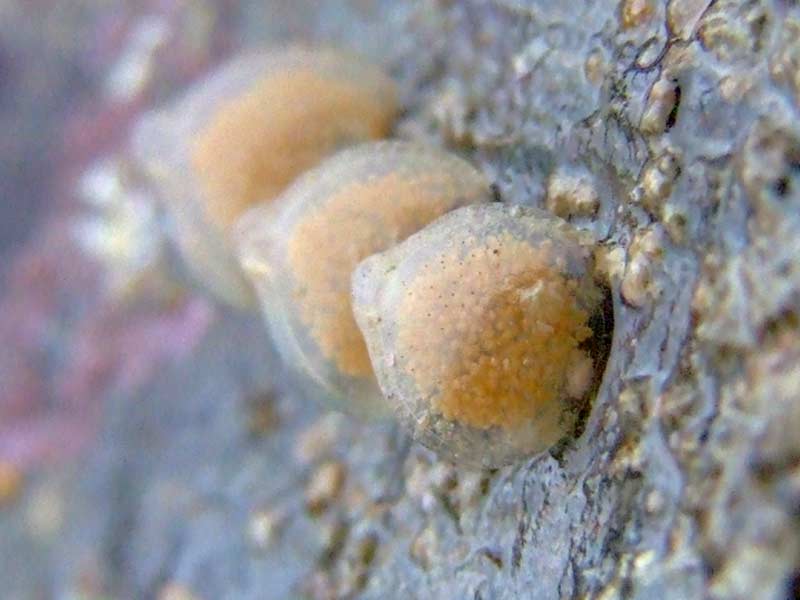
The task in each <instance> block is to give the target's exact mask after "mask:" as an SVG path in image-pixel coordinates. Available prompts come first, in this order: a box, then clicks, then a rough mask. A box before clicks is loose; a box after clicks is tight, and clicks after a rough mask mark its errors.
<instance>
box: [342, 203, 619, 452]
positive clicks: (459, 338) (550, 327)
mask: <svg viewBox="0 0 800 600" xmlns="http://www.w3.org/2000/svg"><path fill="white" fill-rule="evenodd" d="M591 245H592V244H591V242H590V240H588V239H586V238H584V237H583V236H582V234H579V233H578V232H577V230H575V229H574V228H572V227H571V226H570V225H569V224H567V223H566V222H565V221H562V220H561V219H559V218H557V217H553V216H552V215H549V214H548V213H545V212H542V211H539V210H535V209H522V208H520V207H509V206H507V205H503V204H498V203H491V204H484V205H480V206H473V207H466V208H461V209H459V210H456V211H454V212H451V213H450V214H448V215H445V216H444V217H442V218H441V219H439V220H437V221H435V222H434V223H432V224H431V225H429V226H428V227H426V228H425V229H423V230H422V231H420V232H419V233H417V234H415V235H413V236H411V237H409V238H408V239H407V240H406V241H405V242H403V243H402V244H399V245H398V246H396V247H394V248H391V249H389V250H387V251H386V252H383V253H381V254H377V255H375V256H372V257H370V258H367V259H366V260H364V261H363V262H362V263H361V264H360V265H359V266H358V268H357V269H356V271H355V272H354V274H353V309H354V313H355V316H356V320H357V321H358V324H359V326H360V328H361V331H362V332H363V334H364V338H365V340H366V342H367V347H368V348H369V354H370V357H371V358H372V364H373V365H374V366H375V373H376V375H377V379H378V382H379V384H380V387H381V389H382V390H383V393H384V395H385V397H386V399H387V401H388V403H389V404H390V405H391V406H392V408H393V409H394V411H395V413H396V414H397V416H398V417H399V419H400V421H401V422H402V423H404V424H405V425H406V426H407V427H408V428H409V429H410V431H411V432H412V433H413V436H414V437H415V439H417V440H419V441H420V442H421V443H423V444H424V445H426V446H428V447H429V448H432V449H433V450H435V451H437V452H438V453H440V454H441V455H443V456H444V457H446V458H449V459H450V460H453V461H455V462H460V463H464V464H469V465H473V466H480V467H498V466H501V465H504V464H508V463H511V462H513V461H515V460H517V459H520V458H523V457H526V456H530V455H533V454H536V453H538V452H541V451H543V450H546V449H547V448H548V447H550V446H552V445H553V444H555V443H556V442H558V441H559V440H560V439H561V438H563V437H564V436H565V435H567V434H569V433H570V432H572V431H573V429H574V426H575V424H576V419H577V415H578V414H579V412H580V411H581V409H582V407H584V406H585V404H586V403H585V400H586V398H587V396H588V395H589V394H590V393H591V392H592V391H593V388H594V387H595V385H596V383H597V382H598V381H599V377H600V374H601V372H602V369H603V366H604V365H603V363H604V359H602V358H598V357H597V356H596V354H595V352H594V351H593V350H592V349H591V348H590V347H591V345H592V343H593V341H595V340H594V336H595V333H596V331H595V329H596V328H597V327H596V324H597V323H598V322H600V321H602V319H599V320H598V317H602V313H603V310H604V305H605V303H604V299H605V293H604V290H603V289H602V288H601V287H600V286H599V284H597V283H596V282H595V280H594V278H593V276H592V252H591ZM597 333H599V332H597Z"/></svg>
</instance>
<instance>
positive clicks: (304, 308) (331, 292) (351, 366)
mask: <svg viewBox="0 0 800 600" xmlns="http://www.w3.org/2000/svg"><path fill="white" fill-rule="evenodd" d="M460 187H463V186H459V185H458V182H455V181H454V182H452V183H451V184H450V185H449V186H448V183H447V181H446V180H445V179H443V178H442V177H441V176H437V175H434V174H431V175H428V176H419V177H416V178H409V177H408V176H404V175H401V174H399V173H397V172H393V173H390V174H388V175H385V176H382V177H377V178H375V179H372V180H367V181H364V182H354V183H351V184H350V185H347V186H344V187H343V188H342V189H341V190H340V191H339V192H338V193H337V194H336V195H334V196H333V197H332V198H330V199H329V200H328V201H327V202H325V203H324V204H323V205H322V206H320V207H319V208H316V209H314V210H313V211H310V213H309V214H308V215H307V216H306V217H305V218H304V219H302V220H301V221H300V222H298V223H297V225H296V226H295V228H294V230H293V232H292V234H291V238H290V240H289V244H288V260H289V269H290V271H291V274H292V277H293V279H294V281H295V289H294V290H293V296H294V299H295V302H296V305H297V309H298V311H299V314H300V318H301V320H302V322H303V323H304V324H305V326H306V327H307V328H308V331H309V334H310V335H311V337H312V338H313V339H314V340H315V342H316V343H317V344H318V346H319V348H320V351H321V353H322V355H323V356H324V357H325V358H326V359H327V360H329V361H332V362H333V363H334V364H335V365H336V367H337V368H338V369H339V371H341V372H342V373H343V374H345V375H349V376H352V377H364V376H369V375H371V374H372V366H371V364H370V360H369V355H368V353H367V347H366V344H365V343H364V338H363V337H362V335H361V331H360V330H359V328H358V325H356V321H355V318H354V317H353V310H352V306H351V303H350V277H351V275H352V272H353V270H354V269H355V267H356V265H357V264H358V263H359V262H361V261H362V260H363V259H365V258H366V257H368V256H370V255H372V254H375V253H376V252H381V251H383V250H385V249H387V248H389V247H390V246H393V245H394V244H396V243H398V242H400V241H402V240H403V239H405V238H406V237H408V236H409V235H411V234H413V233H415V232H416V231H418V230H420V229H422V228H423V227H424V226H425V225H427V224H428V223H430V222H431V221H433V220H434V219H436V218H437V217H439V216H441V215H442V214H444V213H446V212H448V211H449V210H451V209H452V208H454V206H455V205H456V204H457V203H458V202H462V201H463V196H462V195H461V194H459V193H458V191H459V188H460Z"/></svg>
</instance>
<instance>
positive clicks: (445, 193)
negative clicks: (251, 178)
mask: <svg viewBox="0 0 800 600" xmlns="http://www.w3.org/2000/svg"><path fill="white" fill-rule="evenodd" d="M490 198H491V190H490V187H489V184H488V182H487V180H486V179H485V178H484V177H483V175H482V174H481V173H479V172H478V171H477V170H476V169H475V168H474V167H472V166H471V165H470V164H469V163H467V162H465V161H463V160H462V159H460V158H458V157H456V156H454V155H452V154H448V153H446V152H443V151H441V150H437V149H433V148H428V147H425V146H421V145H418V144H413V143H409V142H398V141H394V142H375V143H367V144H363V145H361V146H357V147H355V148H352V149H349V150H344V151H342V152H340V153H338V154H337V155H335V156H334V157H332V158H330V159H328V160H326V161H325V162H323V163H322V164H321V165H320V166H319V167H317V168H316V169H313V170H311V171H309V172H308V173H306V174H305V175H303V176H302V177H301V178H300V179H298V180H297V181H296V182H295V183H294V184H293V185H292V186H290V187H289V188H288V189H287V190H286V192H285V193H284V194H283V195H282V196H281V197H280V198H279V199H278V200H276V201H275V202H274V203H272V204H269V205H264V206H260V207H257V208H254V209H252V210H251V211H249V212H248V213H247V214H245V215H244V216H243V217H242V220H241V221H240V223H239V228H238V229H239V234H238V238H239V240H240V247H239V254H240V260H241V262H242V265H243V267H244V269H245V272H247V273H248V274H249V275H250V277H251V279H252V281H253V282H254V283H255V286H256V289H257V291H258V292H259V295H260V297H261V302H262V305H263V308H264V313H265V315H266V317H267V320H268V321H269V323H270V330H271V331H272V334H273V337H274V338H275V340H276V342H277V346H278V347H279V349H280V351H281V352H282V353H283V355H284V356H285V358H286V359H287V362H289V363H290V364H293V365H296V366H298V367H299V368H300V369H301V370H302V371H304V372H305V373H306V374H308V375H310V376H311V378H312V379H313V380H314V381H316V382H317V383H318V384H320V386H321V387H322V388H323V396H324V397H325V398H327V399H328V400H329V401H330V402H332V403H333V405H334V407H336V408H339V409H342V410H344V411H346V412H350V413H355V414H358V415H362V416H367V417H369V416H381V415H383V414H388V409H387V406H386V404H385V402H384V401H383V398H382V396H381V394H380V390H379V389H378V386H377V382H376V381H375V377H374V374H373V370H372V365H371V364H370V360H369V355H368V353H367V348H366V345H365V344H364V339H363V338H362V336H361V332H360V331H359V329H358V326H357V325H356V322H355V319H354V317H353V312H352V308H351V300H350V278H351V275H352V272H353V269H354V268H355V266H356V265H357V264H358V263H359V262H360V261H361V260H362V259H364V258H366V257H367V256H369V255H371V254H373V253H375V252H380V251H382V250H385V249H386V248H389V247H391V246H393V245H394V244H396V243H398V242H400V241H401V240H403V239H405V238H406V237H408V236H409V235H411V234H412V233H414V232H415V231H418V230H419V229H421V228H422V227H424V226H425V225H427V224H428V223H430V222H431V221H433V220H434V219H436V218H437V217H439V216H441V215H442V214H444V213H446V212H448V211H450V210H452V209H454V208H457V207H459V206H463V205H466V204H470V203H474V202H487V201H489V200H490Z"/></svg>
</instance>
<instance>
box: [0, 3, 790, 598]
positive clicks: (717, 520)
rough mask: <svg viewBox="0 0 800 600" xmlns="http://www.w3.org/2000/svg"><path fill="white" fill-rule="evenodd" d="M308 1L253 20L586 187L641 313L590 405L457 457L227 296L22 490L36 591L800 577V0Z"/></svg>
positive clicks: (22, 526)
mask: <svg viewBox="0 0 800 600" xmlns="http://www.w3.org/2000/svg"><path fill="white" fill-rule="evenodd" d="M287 6H288V5H286V4H284V3H281V2H271V3H252V5H250V4H249V3H248V5H246V6H242V7H240V10H241V13H240V14H239V16H238V17H237V18H238V21H237V23H239V24H238V25H236V31H237V32H243V33H241V34H240V35H238V37H237V39H238V40H239V42H241V43H242V44H248V43H256V42H261V41H274V40H275V39H281V38H288V37H296V36H301V37H305V38H308V39H312V40H324V41H328V42H335V43H338V44H342V45H345V46H347V47H351V48H353V49H355V50H360V51H363V52H365V53H367V54H369V55H370V56H371V57H373V58H375V59H376V60H378V61H381V62H384V64H386V65H387V67H388V68H389V69H390V70H391V72H392V73H393V75H394V76H395V77H396V79H397V81H398V84H399V87H400V90H401V94H402V96H403V98H402V100H403V103H404V106H406V107H407V108H408V110H407V113H406V115H405V117H404V119H403V121H402V123H401V124H400V126H399V128H398V133H399V135H400V136H402V137H405V138H411V139H421V140H425V141H428V142H432V143H435V144H439V145H442V146H445V147H448V148H451V149H455V150H458V151H461V152H464V153H465V154H466V155H468V156H469V157H470V159H471V160H472V161H473V162H475V163H476V164H478V165H479V166H480V167H481V168H482V169H483V171H484V172H485V173H487V175H489V176H490V177H491V178H493V179H494V180H495V181H496V182H497V186H498V191H499V194H500V196H501V197H502V198H503V200H504V201H506V202H510V203H518V204H524V205H532V206H537V207H548V204H549V203H550V204H551V208H552V207H553V206H557V207H561V208H559V209H558V210H559V212H560V213H562V214H563V215H564V216H567V217H568V218H569V219H570V221H571V222H572V223H573V224H574V225H576V226H578V227H583V228H586V229H588V230H590V231H591V232H592V233H593V234H594V235H596V236H597V237H598V238H600V239H601V240H603V241H602V244H601V248H600V249H599V251H598V257H597V260H598V263H599V264H600V265H602V270H603V272H604V273H605V274H606V275H607V277H608V280H609V285H610V287H611V289H612V293H613V297H614V310H615V334H614V340H613V347H612V350H611V355H610V358H609V362H608V365H607V370H606V375H605V379H604V381H603V384H602V386H601V387H600V390H599V392H598V396H597V399H596V401H595V403H594V407H593V410H592V411H591V414H590V415H589V416H588V418H587V421H586V423H585V427H584V431H583V433H582V435H581V436H580V437H579V438H578V439H575V440H572V441H569V442H568V443H566V444H563V445H561V446H560V447H558V448H556V449H555V450H553V451H551V452H550V453H547V454H545V455H543V456H540V457H538V458H535V459H532V460H530V461H528V462H525V463H522V464H518V465H515V466H512V467H506V468H503V469H500V470H497V471H493V472H474V471H469V470H463V469H458V468H455V467H452V466H450V465H448V464H447V463H445V462H443V461H441V460H438V459H436V458H435V456H434V455H433V454H432V453H430V452H428V451H427V450H425V449H423V448H421V447H419V446H417V445H412V444H410V443H409V441H408V439H407V438H406V437H405V436H404V435H403V434H401V433H399V432H398V431H397V430H396V429H395V428H394V427H392V426H387V425H382V426H366V425H359V424H358V423H356V422H354V421H352V420H350V419H348V418H346V417H342V416H338V415H335V414H331V413H324V412H321V411H320V410H318V409H317V408H316V407H315V404H314V403H313V402H310V401H309V399H308V398H303V397H302V396H301V392H300V391H298V390H299V389H300V388H299V387H298V386H296V385H293V382H292V380H291V375H290V374H289V373H288V372H287V371H286V370H285V369H284V368H283V367H281V366H280V363H279V361H278V360H277V358H276V357H275V355H274V354H273V351H272V350H270V347H269V345H268V343H267V341H266V337H265V336H264V334H262V333H261V330H260V328H259V327H258V321H257V320H255V318H254V319H253V320H251V321H248V320H247V319H244V318H241V317H235V316H233V315H231V314H228V313H224V312H220V314H219V315H218V318H217V320H216V322H215V324H214V325H213V326H212V327H211V329H210V330H209V332H208V333H207V334H206V336H205V337H204V339H203V340H202V342H201V343H200V344H199V345H197V346H196V347H195V348H194V349H193V350H192V351H191V352H190V353H189V354H188V355H187V356H185V357H183V359H182V360H180V361H178V362H175V363H171V364H170V365H167V366H165V367H164V368H163V369H162V370H161V371H160V372H158V374H157V375H156V376H154V377H152V379H151V380H150V381H149V382H148V383H147V384H146V385H144V386H140V387H137V388H135V389H133V390H131V391H128V392H126V393H116V394H110V397H109V398H108V399H107V404H106V405H105V419H104V422H103V426H102V428H101V433H100V436H99V439H98V440H97V442H96V445H95V446H94V447H93V448H92V449H91V450H90V451H89V452H88V453H87V457H86V459H84V460H83V461H82V462H81V463H80V464H79V465H75V466H71V467H69V469H66V470H65V469H63V468H62V469H61V471H62V472H61V473H60V474H59V475H48V474H47V473H42V474H40V475H39V476H35V477H32V478H31V480H30V481H29V482H28V484H27V486H26V489H25V491H24V492H23V495H22V498H21V499H20V500H18V501H17V502H16V503H15V504H14V505H13V506H12V507H11V508H9V509H5V510H3V511H0V529H1V530H2V532H3V535H2V536H0V581H2V582H4V590H6V592H8V596H9V597H12V598H13V597H22V598H27V597H35V595H36V593H37V592H40V593H42V594H45V595H55V596H59V595H64V594H66V593H67V592H76V591H77V592H80V593H82V594H83V595H84V597H105V596H107V595H109V594H110V595H112V596H113V597H159V595H160V596H161V597H165V598H166V597H169V598H173V597H197V598H216V597H237V598H238V597H242V598H248V597H252V598H265V597H267V598H270V597H274V598H284V597H302V596H307V597H311V598H333V597H363V598H386V597H404V598H407V597H411V598H413V597H445V598H461V597H467V598H519V597H525V598H536V599H540V598H541V599H550V598H562V597H599V598H606V599H611V598H622V597H626V598H665V599H669V598H675V599H686V598H706V597H712V598H738V597H754V598H755V597H758V598H786V597H791V595H792V594H796V593H797V589H796V588H797V583H796V582H797V579H798V574H797V573H798V568H800V519H799V518H798V506H800V470H799V467H798V464H800V448H798V442H797V429H798V419H800V417H799V416H798V415H800V402H799V401H798V393H797V392H798V383H799V378H800V361H799V359H800V357H799V356H798V347H800V326H799V325H798V310H799V309H800V269H798V262H797V256H798V250H800V248H798V241H797V240H798V239H800V237H799V236H798V229H800V187H799V186H800V167H799V166H798V165H800V120H798V106H797V104H796V102H797V97H798V96H797V93H798V82H797V81H796V71H797V68H796V65H797V56H798V52H800V50H798V46H797V44H798V42H797V41H796V40H797V36H796V35H791V31H793V30H794V29H797V28H798V22H800V12H798V8H797V7H794V6H792V5H791V4H790V3H784V2H777V1H776V2H766V1H764V2H748V3H745V4H742V3H739V2H703V1H693V0H671V1H670V2H669V3H666V7H665V5H664V3H657V2H648V1H647V0H644V1H641V2H640V1H638V0H637V1H627V0H626V1H625V2H622V3H618V2H594V3H590V4H586V5H585V6H584V5H581V6H576V5H575V4H574V3H569V4H564V3H551V2H544V1H542V2H534V1H523V0H495V1H494V2H478V1H474V2H473V1H468V2H459V3H454V2H445V1H440V2H433V1H430V2H424V3H412V2H396V1H389V0H386V1H385V2H376V3H374V4H369V5H366V6H365V5H364V3H361V2H352V3H350V2H347V3H340V2H321V3H316V2H310V1H309V2H299V3H297V4H296V5H293V8H292V10H289V9H288V8H287ZM216 18H220V17H219V15H217V17H216ZM261 24H264V25H263V26H261ZM559 178H561V179H563V180H564V181H566V182H567V183H564V182H559V181H558V180H559ZM554 180H555V183H554ZM575 181H578V182H579V184H580V185H579V187H580V188H581V192H580V195H581V199H576V200H575V201H574V204H570V203H569V202H566V203H565V202H564V200H563V199H562V198H561V197H562V196H563V194H564V193H565V192H563V190H564V189H565V188H566V189H569V188H570V186H572V187H575V186H576V185H577V184H574V182H575ZM569 182H573V183H569ZM584 198H589V199H590V201H589V205H590V206H591V209H590V210H589V209H585V208H581V207H583V206H585V205H586V203H587V202H586V201H584V200H583V199H584ZM37 498H38V499H39V500H38V502H37ZM42 498H44V500H42ZM26 574H27V575H26ZM5 582H8V583H5ZM792 586H794V587H792ZM4 593H5V592H4ZM176 594H183V596H177V595H176Z"/></svg>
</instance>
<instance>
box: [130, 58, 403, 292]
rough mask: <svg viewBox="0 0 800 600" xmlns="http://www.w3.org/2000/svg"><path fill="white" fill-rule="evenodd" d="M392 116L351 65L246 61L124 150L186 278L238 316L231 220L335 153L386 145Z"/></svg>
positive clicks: (368, 76) (388, 89)
mask: <svg viewBox="0 0 800 600" xmlns="http://www.w3.org/2000/svg"><path fill="white" fill-rule="evenodd" d="M397 110H398V102H397V94H396V90H395V86H394V84H393V83H392V81H391V80H390V79H389V78H388V77H387V76H386V75H385V74H384V73H383V72H382V71H381V70H380V69H379V68H377V67H376V66H374V65H371V64H369V63H366V62H365V61H363V60H361V59H359V58H357V57H355V56H352V55H349V54H345V53H342V52H339V51H335V50H331V49H312V48H304V47H292V48H288V49H281V50H273V51H263V52H252V53H248V54H245V55H242V56H240V57H238V58H235V59H233V60H232V61H231V62H229V63H228V64H226V65H224V66H222V67H221V68H220V69H219V70H217V71H216V72H215V73H214V74H213V75H211V77H210V78H208V79H207V80H205V81H202V82H200V83H199V84H197V85H196V86H194V87H193V88H192V89H191V90H189V92H188V93H187V94H186V95H185V96H184V97H183V98H181V99H179V100H178V101H177V102H176V103H175V104H174V105H173V106H171V107H169V108H167V109H165V110H163V111H159V112H157V113H155V114H153V115H150V116H149V117H147V118H145V120H144V121H143V123H142V125H141V126H140V127H139V129H138V131H137V133H136V135H135V139H134V146H135V151H136V152H137V154H138V155H139V157H140V158H141V160H142V162H143V163H144V164H145V167H146V170H147V171H148V172H149V174H150V175H151V176H152V177H153V178H154V179H155V180H156V182H157V184H158V185H159V186H160V187H161V189H162V197H163V200H164V204H165V205H166V208H167V211H168V213H169V214H170V216H171V217H172V221H173V222H174V228H175V231H174V238H175V241H176V243H177V245H178V247H179V248H180V250H181V252H182V254H183V256H184V258H185V260H186V263H187V265H188V267H189V269H190V270H191V271H192V272H193V273H194V274H195V276H196V277H197V278H198V279H199V280H200V281H201V282H202V283H204V284H205V285H206V286H207V287H208V288H209V289H210V290H211V291H212V292H214V293H215V295H217V296H218V297H219V298H221V299H222V300H224V301H227V302H228V303H230V304H233V305H236V306H241V307H244V306H249V305H251V304H253V302H254V295H253V294H252V291H251V287H250V285H249V283H248V282H247V281H246V280H245V279H244V278H243V277H242V275H241V271H240V269H239V267H238V264H237V262H236V260H235V258H234V251H233V243H232V241H231V239H230V236H231V229H232V226H233V224H234V223H235V221H236V220H237V219H238V217H239V216H240V215H241V214H242V213H243V212H244V211H246V210H247V209H248V208H249V207H251V206H253V205H254V204H256V203H259V202H265V201H269V200H271V199H273V198H275V197H276V196H277V195H278V194H280V193H281V192H282V191H283V189H284V188H285V187H286V186H287V185H288V184H290V183H291V182H292V181H293V180H294V179H295V178H296V177H297V176H298V175H299V174H300V173H302V172H304V171H305V170H307V169H309V168H311V167H313V166H315V165H316V164H317V163H319V162H320V161H321V160H322V159H323V158H325V157H326V156H328V155H329V154H331V153H333V152H335V151H336V150H337V149H340V148H342V147H345V146H349V145H352V144H355V143H359V142H362V141H365V140H370V139H379V138H382V137H385V136H387V135H388V134H389V133H390V131H391V128H392V124H393V121H394V118H395V115H396V113H397Z"/></svg>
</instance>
